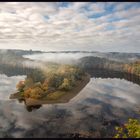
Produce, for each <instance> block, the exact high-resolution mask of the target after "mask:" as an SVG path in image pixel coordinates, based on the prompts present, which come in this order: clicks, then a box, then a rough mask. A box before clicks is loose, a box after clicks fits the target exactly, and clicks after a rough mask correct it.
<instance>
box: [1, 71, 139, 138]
mask: <svg viewBox="0 0 140 140" xmlns="http://www.w3.org/2000/svg"><path fill="white" fill-rule="evenodd" d="M95 73H96V72H95ZM103 75H104V73H103V72H102V75H98V76H96V77H94V76H93V77H91V79H90V82H89V83H88V84H87V85H86V86H85V87H84V88H83V89H82V91H81V92H80V93H79V94H77V95H76V96H75V97H74V98H72V99H71V100H70V101H69V102H68V103H61V104H52V105H51V104H45V105H42V106H41V107H40V108H38V109H34V110H32V111H30V112H29V110H28V109H27V108H26V106H25V105H24V103H19V102H18V101H17V100H10V99H9V96H10V94H11V93H13V92H15V91H16V88H15V87H16V84H17V83H18V81H19V80H23V79H24V78H25V76H24V75H18V76H11V77H8V76H6V75H5V74H0V137H16V138H19V137H71V136H73V134H74V133H79V134H83V135H86V134H87V135H88V136H90V137H112V136H113V135H114V133H115V130H114V127H115V126H119V125H121V124H122V123H124V122H125V121H127V120H128V118H137V119H140V115H139V114H138V111H139V110H140V107H139V106H140V85H139V82H135V80H134V79H131V78H130V77H129V80H127V78H126V77H124V78H123V77H121V78H120V77H118V75H113V76H111V73H110V75H108V76H105V77H104V76H103Z"/></svg>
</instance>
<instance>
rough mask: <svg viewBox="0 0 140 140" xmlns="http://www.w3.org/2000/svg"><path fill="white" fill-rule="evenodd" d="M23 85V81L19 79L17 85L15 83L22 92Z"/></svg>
mask: <svg viewBox="0 0 140 140" xmlns="http://www.w3.org/2000/svg"><path fill="white" fill-rule="evenodd" d="M24 87H25V81H20V82H19V83H18V84H17V85H16V88H17V89H18V90H19V91H20V92H22V91H23V88H24Z"/></svg>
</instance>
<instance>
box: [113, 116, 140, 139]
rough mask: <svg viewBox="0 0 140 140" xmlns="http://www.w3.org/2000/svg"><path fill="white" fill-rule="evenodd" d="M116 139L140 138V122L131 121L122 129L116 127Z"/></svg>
mask: <svg viewBox="0 0 140 140" xmlns="http://www.w3.org/2000/svg"><path fill="white" fill-rule="evenodd" d="M116 131H117V133H116V135H115V138H140V121H139V120H137V119H129V120H128V122H127V123H125V124H124V126H122V127H116Z"/></svg>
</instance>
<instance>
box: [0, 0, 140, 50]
mask: <svg viewBox="0 0 140 140" xmlns="http://www.w3.org/2000/svg"><path fill="white" fill-rule="evenodd" d="M139 7H140V5H139V3H130V2H128V3H121V4H120V3H115V2H112V3H107V4H106V3H93V2H75V3H72V2H69V3H67V2H64V3H57V2H56V3H51V2H50V3H43V2H39V3H35V2H29V3H26V2H23V3H22V4H21V3H19V2H14V3H13V2H4V3H2V2H1V3H0V42H1V43H0V48H9V45H12V46H11V48H20V49H22V48H25V49H30V48H31V49H42V50H70V49H71V50H87V48H88V49H89V50H95V51H109V50H110V51H116V50H118V51H123V49H122V46H123V45H124V44H126V46H123V47H124V48H126V49H125V50H128V51H130V52H131V51H132V49H131V48H132V47H134V46H135V47H134V50H133V51H140V48H139V43H140V42H139V41H138V37H139V33H138V32H135V31H138V30H139V28H140V26H139V23H140V20H139V19H140V18H139V15H140V8H139ZM124 30H127V31H126V32H125V35H123V34H122V33H123V32H124ZM132 32H133V36H132V34H131V33H132ZM121 36H123V37H122V38H123V40H121V39H120V38H121ZM108 40H109V41H108ZM116 40H118V41H117V42H116ZM135 40H137V41H135ZM110 41H111V43H110ZM97 42H98V43H97ZM131 42H133V43H131ZM99 44H100V45H99ZM116 46H117V49H116Z"/></svg>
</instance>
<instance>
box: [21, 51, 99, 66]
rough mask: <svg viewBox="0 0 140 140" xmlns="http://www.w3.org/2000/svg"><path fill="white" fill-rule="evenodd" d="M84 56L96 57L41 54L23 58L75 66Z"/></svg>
mask: <svg viewBox="0 0 140 140" xmlns="http://www.w3.org/2000/svg"><path fill="white" fill-rule="evenodd" d="M85 56H97V55H96V54H94V53H43V54H33V55H24V56H23V57H25V58H29V59H32V60H40V61H44V62H55V63H60V64H75V63H76V62H77V60H78V59H79V58H82V57H85Z"/></svg>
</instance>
